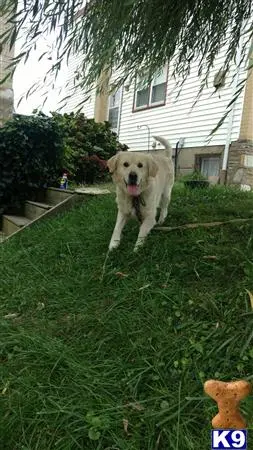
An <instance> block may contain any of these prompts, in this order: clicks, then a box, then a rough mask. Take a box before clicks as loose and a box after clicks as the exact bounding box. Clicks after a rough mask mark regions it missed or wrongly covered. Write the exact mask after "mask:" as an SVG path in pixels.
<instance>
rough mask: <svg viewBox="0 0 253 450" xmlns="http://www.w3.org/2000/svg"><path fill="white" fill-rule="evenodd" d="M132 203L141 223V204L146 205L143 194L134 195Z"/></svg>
mask: <svg viewBox="0 0 253 450" xmlns="http://www.w3.org/2000/svg"><path fill="white" fill-rule="evenodd" d="M132 205H133V208H134V210H135V214H136V217H137V219H138V220H139V222H140V223H142V215H141V205H142V206H146V203H145V201H144V199H143V198H142V196H141V195H137V196H136V197H135V196H133V197H132Z"/></svg>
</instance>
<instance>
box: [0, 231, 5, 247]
mask: <svg viewBox="0 0 253 450" xmlns="http://www.w3.org/2000/svg"><path fill="white" fill-rule="evenodd" d="M5 237H6V236H5V234H4V233H3V232H2V231H0V244H1V242H3V241H4V240H5Z"/></svg>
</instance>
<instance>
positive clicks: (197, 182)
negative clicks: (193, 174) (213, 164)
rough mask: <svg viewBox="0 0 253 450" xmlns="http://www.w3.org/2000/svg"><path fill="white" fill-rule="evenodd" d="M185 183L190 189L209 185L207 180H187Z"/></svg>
mask: <svg viewBox="0 0 253 450" xmlns="http://www.w3.org/2000/svg"><path fill="white" fill-rule="evenodd" d="M184 185H185V186H186V187H187V188H189V189H204V188H208V187H209V181H207V180H187V181H185V182H184Z"/></svg>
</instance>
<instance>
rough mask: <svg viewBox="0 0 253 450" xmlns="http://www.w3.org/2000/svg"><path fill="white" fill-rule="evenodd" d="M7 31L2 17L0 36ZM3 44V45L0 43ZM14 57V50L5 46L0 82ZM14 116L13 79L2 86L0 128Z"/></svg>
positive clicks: (0, 18)
mask: <svg viewBox="0 0 253 450" xmlns="http://www.w3.org/2000/svg"><path fill="white" fill-rule="evenodd" d="M6 29H7V25H6V21H5V18H4V17H0V34H2V33H4V31H5V30H6ZM0 44H1V43H0ZM13 56H14V48H12V49H11V50H10V49H9V46H8V44H4V45H3V48H2V52H1V54H0V80H2V79H3V78H4V77H5V76H6V75H7V73H8V70H7V66H8V64H10V62H11V59H12V58H13ZM12 114H13V89H12V79H8V80H7V81H5V82H4V84H1V85H0V126H2V125H3V123H4V122H5V121H6V120H8V119H10V118H11V117H12Z"/></svg>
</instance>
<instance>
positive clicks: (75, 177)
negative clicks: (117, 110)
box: [52, 113, 127, 184]
mask: <svg viewBox="0 0 253 450" xmlns="http://www.w3.org/2000/svg"><path fill="white" fill-rule="evenodd" d="M52 116H53V118H54V120H55V121H56V122H57V123H58V124H59V125H60V127H61V129H62V131H63V139H64V158H63V168H64V170H65V171H66V172H67V173H68V175H69V178H70V180H72V181H74V182H76V183H89V184H92V183H93V182H95V181H96V182H98V181H103V180H104V179H105V178H106V176H107V170H106V164H105V161H106V160H107V159H109V158H110V157H111V156H112V155H114V154H115V153H116V152H117V151H118V150H126V149H127V147H126V146H124V145H121V144H120V143H119V141H118V139H117V135H116V134H115V133H113V132H112V131H111V128H110V124H109V123H108V122H105V123H97V122H95V120H94V119H87V118H86V117H85V116H84V114H82V113H78V114H75V113H71V114H63V115H61V114H58V113H52Z"/></svg>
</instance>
